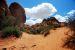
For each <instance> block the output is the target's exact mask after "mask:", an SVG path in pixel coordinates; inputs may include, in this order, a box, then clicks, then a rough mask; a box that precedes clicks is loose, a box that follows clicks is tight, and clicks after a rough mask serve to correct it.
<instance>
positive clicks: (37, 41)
mask: <svg viewBox="0 0 75 50" xmlns="http://www.w3.org/2000/svg"><path fill="white" fill-rule="evenodd" d="M68 30H69V29H68V28H66V27H63V28H57V29H56V30H51V31H50V34H49V35H48V36H47V37H44V36H43V35H30V34H27V33H23V35H22V37H21V38H20V39H18V40H16V41H15V42H14V45H12V46H10V45H9V46H10V47H7V50H70V49H68V48H63V47H62V45H63V43H64V40H65V39H66V37H67V35H65V33H66V32H67V31H68ZM12 44H13V43H12Z"/></svg>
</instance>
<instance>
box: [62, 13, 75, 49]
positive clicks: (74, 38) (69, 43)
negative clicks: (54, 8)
mask: <svg viewBox="0 0 75 50" xmlns="http://www.w3.org/2000/svg"><path fill="white" fill-rule="evenodd" d="M67 27H69V28H70V31H71V32H72V33H73V34H72V35H71V36H69V37H68V38H67V39H66V40H65V42H64V45H63V47H67V48H70V49H72V50H75V14H74V16H72V18H68V23H67Z"/></svg>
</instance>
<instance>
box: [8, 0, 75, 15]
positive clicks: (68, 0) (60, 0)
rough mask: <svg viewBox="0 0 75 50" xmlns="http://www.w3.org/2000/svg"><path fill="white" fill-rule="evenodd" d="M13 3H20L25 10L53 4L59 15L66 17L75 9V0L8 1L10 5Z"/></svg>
mask: <svg viewBox="0 0 75 50" xmlns="http://www.w3.org/2000/svg"><path fill="white" fill-rule="evenodd" d="M12 2H18V3H19V4H21V5H22V6H23V7H24V8H31V7H33V6H37V5H38V4H41V3H51V4H53V5H54V6H55V7H56V9H57V10H58V13H59V14H61V15H66V13H67V12H69V11H70V10H72V9H75V0H7V3H8V4H9V5H10V3H12Z"/></svg>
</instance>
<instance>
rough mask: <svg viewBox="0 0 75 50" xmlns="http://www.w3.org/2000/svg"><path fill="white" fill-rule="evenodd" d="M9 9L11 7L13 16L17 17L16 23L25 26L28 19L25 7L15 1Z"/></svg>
mask: <svg viewBox="0 0 75 50" xmlns="http://www.w3.org/2000/svg"><path fill="white" fill-rule="evenodd" d="M9 9H10V12H11V14H12V16H14V17H15V18H16V24H17V25H18V26H19V27H23V25H24V23H25V21H26V15H25V10H24V8H23V7H22V6H21V5H19V4H18V3H16V2H14V3H11V5H10V6H9Z"/></svg>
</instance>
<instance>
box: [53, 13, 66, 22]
mask: <svg viewBox="0 0 75 50" xmlns="http://www.w3.org/2000/svg"><path fill="white" fill-rule="evenodd" d="M54 17H55V18H56V19H57V20H58V21H59V22H65V21H66V17H63V16H61V15H59V14H56V15H55V16H54Z"/></svg>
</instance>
